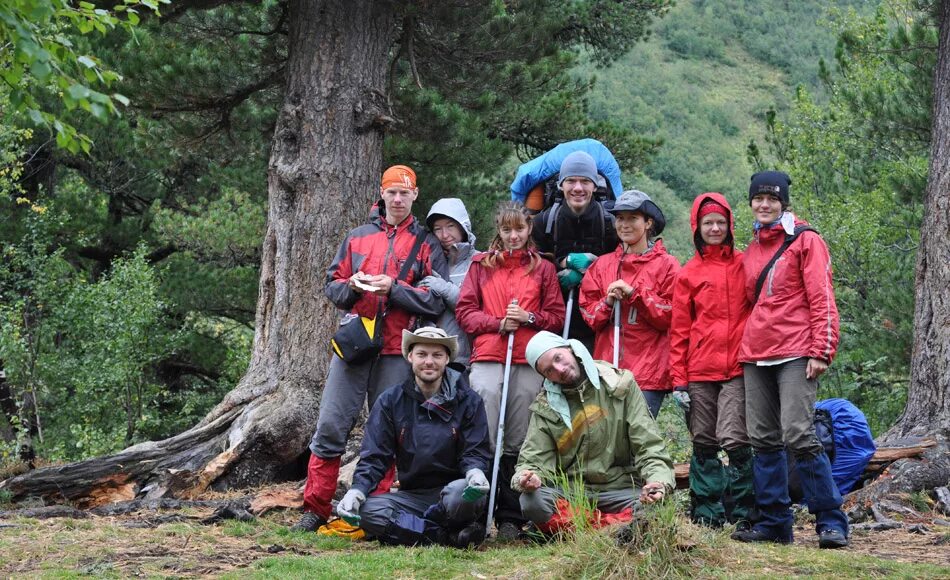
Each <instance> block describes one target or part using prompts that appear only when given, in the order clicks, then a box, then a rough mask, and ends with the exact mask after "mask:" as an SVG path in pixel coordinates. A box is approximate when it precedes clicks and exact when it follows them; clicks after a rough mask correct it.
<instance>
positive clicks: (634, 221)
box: [614, 211, 653, 253]
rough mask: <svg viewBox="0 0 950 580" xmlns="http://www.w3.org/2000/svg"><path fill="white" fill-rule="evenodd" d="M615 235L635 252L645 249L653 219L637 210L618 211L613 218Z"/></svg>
mask: <svg viewBox="0 0 950 580" xmlns="http://www.w3.org/2000/svg"><path fill="white" fill-rule="evenodd" d="M614 227H615V228H616V229H617V237H618V238H620V241H621V242H623V243H624V244H625V245H627V246H629V247H630V248H631V249H632V250H633V251H635V252H641V253H642V252H643V251H645V250H646V249H647V242H648V241H649V233H650V228H652V227H653V220H652V219H650V218H648V217H646V216H645V215H643V214H642V213H640V212H638V211H619V212H617V214H616V218H615V219H614Z"/></svg>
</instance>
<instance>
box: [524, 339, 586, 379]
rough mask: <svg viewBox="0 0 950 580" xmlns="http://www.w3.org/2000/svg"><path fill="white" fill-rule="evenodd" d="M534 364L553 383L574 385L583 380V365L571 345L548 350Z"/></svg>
mask: <svg viewBox="0 0 950 580" xmlns="http://www.w3.org/2000/svg"><path fill="white" fill-rule="evenodd" d="M534 366H535V369H537V371H538V372H539V373H540V374H541V376H543V377H544V378H546V379H547V380H549V381H551V382H552V383H557V384H559V385H572V386H573V385H578V384H580V382H581V365H580V363H579V362H578V360H577V357H576V356H574V351H572V350H571V349H570V347H567V346H562V347H558V348H552V349H550V350H548V351H546V352H545V353H544V354H542V355H541V356H540V357H539V358H538V362H537V363H536V364H535V365H534Z"/></svg>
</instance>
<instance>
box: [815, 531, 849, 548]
mask: <svg viewBox="0 0 950 580" xmlns="http://www.w3.org/2000/svg"><path fill="white" fill-rule="evenodd" d="M849 543H850V542H848V536H846V535H844V534H842V533H841V531H840V530H833V529H831V528H829V529H826V530H822V531H821V533H820V534H818V547H819V548H827V549H831V550H836V549H838V548H847V547H848V544H849Z"/></svg>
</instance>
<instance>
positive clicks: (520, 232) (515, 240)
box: [498, 216, 531, 251]
mask: <svg viewBox="0 0 950 580" xmlns="http://www.w3.org/2000/svg"><path fill="white" fill-rule="evenodd" d="M498 235H499V236H501V242H502V243H503V244H504V245H505V249H506V250H509V251H512V250H520V249H522V248H524V247H525V245H526V244H527V243H528V238H530V237H531V222H529V221H528V220H527V219H525V218H523V216H522V218H521V219H518V220H516V221H513V222H512V221H509V220H505V221H504V222H502V224H501V225H500V226H498Z"/></svg>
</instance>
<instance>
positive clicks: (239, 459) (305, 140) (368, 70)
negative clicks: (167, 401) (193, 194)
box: [2, 0, 394, 505]
mask: <svg viewBox="0 0 950 580" xmlns="http://www.w3.org/2000/svg"><path fill="white" fill-rule="evenodd" d="M393 10H394V8H393V5H392V3H390V2H378V1H375V2H374V1H371V0H351V1H349V2H336V1H333V0H325V1H317V0H295V1H293V2H292V3H291V6H290V15H291V16H290V23H291V24H290V38H289V42H290V49H289V60H288V63H287V69H286V73H287V74H286V78H287V84H286V89H285V90H286V93H285V97H284V105H283V107H282V109H281V111H280V115H279V118H278V121H277V125H276V128H275V133H274V142H273V149H272V152H271V159H270V165H269V168H268V194H269V211H268V224H267V231H266V234H265V237H264V245H263V259H262V265H261V282H260V294H259V298H258V305H257V314H256V332H255V337H254V350H253V354H252V358H251V363H250V366H249V368H248V371H247V374H246V375H245V376H244V378H243V379H242V380H241V382H240V383H239V385H238V386H237V387H236V388H235V389H234V390H233V391H231V392H230V393H229V394H228V395H227V396H226V397H225V398H224V400H223V401H222V402H221V403H219V404H218V406H217V407H215V408H214V409H213V410H212V411H211V412H210V413H209V414H208V415H207V416H206V417H205V418H204V419H203V420H202V422H201V423H200V424H199V425H197V426H196V427H194V428H192V429H191V430H189V431H187V432H185V433H182V434H180V435H177V436H175V437H172V438H171V439H167V440H164V441H158V442H149V443H143V444H139V445H136V446H133V447H130V448H129V449H126V450H125V451H123V452H121V453H119V454H117V455H114V456H111V457H105V458H98V459H92V460H88V461H83V462H79V463H75V464H70V465H65V466H60V467H53V468H45V469H38V470H35V471H32V472H30V473H27V474H24V475H22V476H19V477H16V478H13V479H10V480H7V481H6V482H4V483H3V484H2V487H3V488H5V489H8V490H10V491H11V492H12V493H13V495H14V497H21V496H24V495H39V496H47V497H63V498H66V499H73V500H77V501H80V502H81V503H83V504H84V505H98V504H102V503H107V502H110V501H117V500H129V499H133V498H136V497H147V498H156V497H165V496H174V497H185V498H188V497H194V496H195V495H196V494H198V493H200V492H201V491H203V490H205V489H207V488H208V487H209V486H213V487H215V488H225V487H233V486H248V485H257V484H262V483H266V482H273V481H281V480H286V479H288V478H299V477H300V476H301V475H302V473H303V472H302V470H301V469H300V459H301V458H302V456H303V455H304V454H305V452H306V448H307V443H308V441H309V438H310V435H311V433H312V431H313V429H314V426H315V425H316V418H317V409H318V403H319V394H320V390H321V387H322V383H323V380H324V378H325V376H326V370H327V363H328V360H329V358H328V357H329V349H328V346H327V345H328V344H329V336H330V331H331V328H332V326H333V325H334V322H335V319H336V316H335V312H334V309H333V306H332V305H331V304H330V303H329V301H327V300H326V299H325V298H324V297H323V292H322V289H323V283H324V280H323V277H324V272H325V271H326V268H327V266H328V264H329V262H330V260H331V258H332V257H333V254H334V252H335V250H336V247H337V245H338V244H339V243H340V241H341V240H342V238H343V236H344V234H345V232H346V231H347V229H349V228H350V227H353V226H354V225H356V224H357V223H361V222H363V221H365V220H366V216H367V214H368V211H369V207H370V204H371V202H372V200H373V199H374V198H375V197H377V196H378V191H379V189H378V188H379V181H378V179H379V174H380V171H381V169H382V145H383V129H385V124H386V122H387V121H388V111H386V110H384V109H383V108H382V104H383V103H385V102H386V99H385V96H384V95H383V93H382V91H383V89H384V87H386V86H387V76H386V75H387V71H388V66H387V65H388V54H389V47H390V44H391V42H392V34H393V32H392V31H393Z"/></svg>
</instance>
